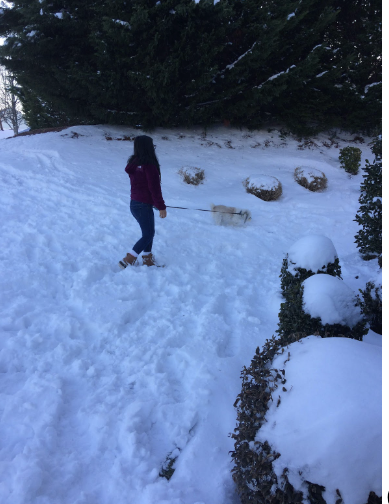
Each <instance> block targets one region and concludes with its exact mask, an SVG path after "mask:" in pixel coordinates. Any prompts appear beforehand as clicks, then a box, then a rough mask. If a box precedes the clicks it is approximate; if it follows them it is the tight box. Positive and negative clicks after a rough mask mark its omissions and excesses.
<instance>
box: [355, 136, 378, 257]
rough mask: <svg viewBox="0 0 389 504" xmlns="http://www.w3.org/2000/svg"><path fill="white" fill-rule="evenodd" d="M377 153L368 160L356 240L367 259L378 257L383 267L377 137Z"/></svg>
mask: <svg viewBox="0 0 389 504" xmlns="http://www.w3.org/2000/svg"><path fill="white" fill-rule="evenodd" d="M372 152H373V154H375V159H374V162H373V163H372V164H371V163H369V161H368V160H366V165H365V168H364V172H365V174H364V175H363V178H364V181H363V182H362V184H361V195H360V197H359V203H360V207H359V210H358V212H357V215H356V216H355V220H356V222H358V224H359V225H360V226H361V227H362V228H361V229H360V230H359V231H358V233H357V234H356V236H355V241H356V243H357V245H358V248H359V250H360V252H361V254H362V257H363V258H364V259H365V260H370V259H374V258H375V257H378V262H379V264H380V266H381V267H382V140H381V138H379V139H377V140H376V141H375V142H374V144H373V147H372Z"/></svg>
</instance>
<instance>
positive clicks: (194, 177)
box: [178, 166, 205, 186]
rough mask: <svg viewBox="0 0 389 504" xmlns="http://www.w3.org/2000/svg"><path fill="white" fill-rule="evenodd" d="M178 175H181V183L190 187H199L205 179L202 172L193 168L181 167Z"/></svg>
mask: <svg viewBox="0 0 389 504" xmlns="http://www.w3.org/2000/svg"><path fill="white" fill-rule="evenodd" d="M178 173H179V174H180V175H181V177H182V179H183V181H184V182H185V183H186V184H190V185H195V186H197V185H199V184H202V183H203V180H204V179H205V174H204V170H202V169H201V168H196V167H195V166H183V167H182V168H181V169H180V170H179V171H178Z"/></svg>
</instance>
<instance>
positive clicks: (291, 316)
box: [277, 234, 341, 336]
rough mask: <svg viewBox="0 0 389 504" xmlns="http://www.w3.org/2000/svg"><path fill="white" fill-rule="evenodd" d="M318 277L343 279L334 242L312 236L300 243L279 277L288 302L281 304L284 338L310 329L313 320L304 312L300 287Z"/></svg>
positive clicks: (280, 323)
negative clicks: (325, 276)
mask: <svg viewBox="0 0 389 504" xmlns="http://www.w3.org/2000/svg"><path fill="white" fill-rule="evenodd" d="M316 274H327V275H332V276H334V277H338V278H341V267H340V264H339V258H338V254H337V252H336V249H335V247H334V244H333V243H332V241H331V240H330V239H329V238H328V237H327V236H323V235H316V234H312V235H307V236H304V237H302V238H300V239H299V240H297V241H296V242H295V243H294V244H293V245H292V246H291V247H290V249H289V251H288V253H287V254H286V257H285V258H284V260H283V262H282V267H281V275H280V278H281V290H282V295H283V297H284V300H285V301H284V302H283V303H282V304H281V308H280V312H279V324H278V330H277V332H278V333H279V334H280V335H281V336H286V335H287V334H290V333H294V332H301V331H305V329H308V327H310V319H311V317H310V316H309V315H306V314H305V313H304V312H303V310H302V305H303V291H302V287H301V284H302V283H303V282H304V280H306V279H307V278H309V277H311V276H313V275H316Z"/></svg>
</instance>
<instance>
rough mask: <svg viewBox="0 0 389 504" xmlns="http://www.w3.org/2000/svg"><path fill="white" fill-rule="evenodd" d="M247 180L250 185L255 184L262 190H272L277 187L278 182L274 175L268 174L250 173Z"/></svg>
mask: <svg viewBox="0 0 389 504" xmlns="http://www.w3.org/2000/svg"><path fill="white" fill-rule="evenodd" d="M248 182H249V185H250V186H255V187H257V188H258V189H262V190H264V191H273V190H274V189H277V187H278V185H279V183H280V182H279V180H277V179H276V178H275V177H272V176H269V175H250V176H249V178H248Z"/></svg>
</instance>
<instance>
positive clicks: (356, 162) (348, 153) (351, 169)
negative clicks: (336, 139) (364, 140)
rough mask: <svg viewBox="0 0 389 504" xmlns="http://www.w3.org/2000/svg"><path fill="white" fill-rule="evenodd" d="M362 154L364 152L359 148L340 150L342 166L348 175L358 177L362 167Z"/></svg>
mask: <svg viewBox="0 0 389 504" xmlns="http://www.w3.org/2000/svg"><path fill="white" fill-rule="evenodd" d="M361 154H362V151H361V149H358V147H344V148H343V149H340V153H339V161H340V166H341V167H342V168H344V170H345V171H346V172H347V173H351V174H352V175H356V174H357V173H358V170H359V167H360V166H361Z"/></svg>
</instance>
